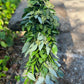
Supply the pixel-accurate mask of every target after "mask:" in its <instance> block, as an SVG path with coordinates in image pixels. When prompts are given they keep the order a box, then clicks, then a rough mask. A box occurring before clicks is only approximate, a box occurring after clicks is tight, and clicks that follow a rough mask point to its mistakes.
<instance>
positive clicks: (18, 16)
mask: <svg viewBox="0 0 84 84" xmlns="http://www.w3.org/2000/svg"><path fill="white" fill-rule="evenodd" d="M27 4H28V3H27V0H21V3H20V4H19V6H18V8H17V9H16V11H15V13H14V14H13V16H12V18H11V19H10V21H9V26H8V27H9V28H10V29H11V30H13V31H18V30H19V31H20V30H21V26H20V22H21V20H22V15H23V13H24V8H26V7H27Z"/></svg>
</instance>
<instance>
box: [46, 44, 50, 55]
mask: <svg viewBox="0 0 84 84" xmlns="http://www.w3.org/2000/svg"><path fill="white" fill-rule="evenodd" d="M46 52H47V55H49V53H50V48H49V46H48V44H46Z"/></svg>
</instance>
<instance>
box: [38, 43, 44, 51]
mask: <svg viewBox="0 0 84 84" xmlns="http://www.w3.org/2000/svg"><path fill="white" fill-rule="evenodd" d="M43 46H44V42H43V41H41V43H40V45H39V50H40V51H41V49H42V48H43Z"/></svg>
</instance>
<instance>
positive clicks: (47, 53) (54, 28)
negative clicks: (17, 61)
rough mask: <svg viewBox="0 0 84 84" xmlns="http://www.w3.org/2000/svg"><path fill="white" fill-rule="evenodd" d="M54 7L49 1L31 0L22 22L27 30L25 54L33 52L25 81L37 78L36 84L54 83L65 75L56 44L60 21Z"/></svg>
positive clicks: (30, 54) (27, 66) (23, 51)
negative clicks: (59, 61)
mask: <svg viewBox="0 0 84 84" xmlns="http://www.w3.org/2000/svg"><path fill="white" fill-rule="evenodd" d="M53 7H54V6H53V5H52V4H51V3H50V2H49V0H28V7H27V8H26V9H25V11H24V14H23V21H22V22H21V24H22V28H23V30H27V31H26V33H25V35H24V36H25V38H26V41H25V44H24V47H23V49H22V53H25V57H26V56H28V55H29V59H28V62H27V64H26V69H27V70H26V71H25V72H26V77H25V82H24V84H27V83H28V82H30V83H29V84H33V82H34V81H36V78H38V80H37V81H36V84H42V83H43V82H45V83H46V84H54V82H56V83H57V79H58V78H59V77H61V78H63V72H62V71H61V69H60V67H61V65H60V64H59V63H58V60H59V58H58V56H57V51H58V49H57V43H56V35H58V34H59V32H58V26H59V23H58V22H57V17H56V14H55V10H54V9H53ZM29 79H30V80H29Z"/></svg>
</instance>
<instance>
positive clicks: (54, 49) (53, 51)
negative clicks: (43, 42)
mask: <svg viewBox="0 0 84 84" xmlns="http://www.w3.org/2000/svg"><path fill="white" fill-rule="evenodd" d="M57 51H58V49H57V46H56V45H55V44H54V45H53V47H52V53H53V54H54V55H56V54H57Z"/></svg>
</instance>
